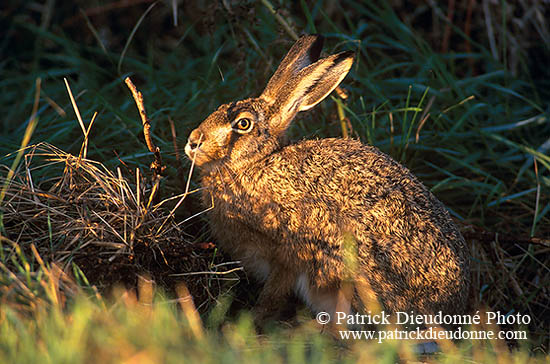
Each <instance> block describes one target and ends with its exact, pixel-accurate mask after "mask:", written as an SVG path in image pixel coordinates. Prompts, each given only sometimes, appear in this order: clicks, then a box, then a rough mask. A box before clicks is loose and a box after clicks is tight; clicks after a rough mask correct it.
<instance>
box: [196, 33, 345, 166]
mask: <svg viewBox="0 0 550 364" xmlns="http://www.w3.org/2000/svg"><path fill="white" fill-rule="evenodd" d="M322 45H323V39H322V37H320V36H316V35H307V36H303V37H301V38H300V39H298V41H297V42H296V43H295V44H294V46H292V48H291V49H290V51H289V52H288V54H287V55H286V56H285V58H284V59H283V61H282V62H281V65H280V66H279V68H277V71H275V74H274V75H273V76H272V77H271V79H270V80H269V82H268V84H267V87H266V88H265V90H264V92H263V93H262V94H261V95H260V97H258V98H251V99H246V100H242V101H237V102H232V103H229V104H225V105H222V106H220V107H219V108H218V110H216V111H215V112H214V113H212V114H211V115H210V116H209V117H208V118H206V120H204V121H203V122H202V123H201V124H200V125H199V127H198V128H197V129H195V130H193V131H192V132H191V135H190V136H189V140H188V142H187V145H186V146H185V152H186V154H187V155H188V156H189V158H190V159H192V160H193V159H194V160H195V163H196V164H197V165H198V166H201V167H203V168H207V169H211V168H213V167H215V166H216V165H218V164H220V163H223V164H225V165H226V166H230V167H232V168H233V169H235V170H236V169H239V167H242V166H245V165H248V164H250V163H253V162H254V161H257V160H259V159H261V158H263V157H265V156H267V155H269V154H271V153H272V152H273V151H274V150H276V149H277V148H278V146H279V145H280V141H281V140H282V138H283V137H284V134H285V131H286V129H287V128H288V126H289V124H290V122H291V121H292V119H294V117H295V116H296V114H297V113H298V112H299V111H305V110H308V109H310V108H312V107H313V106H315V105H317V104H318V103H319V102H321V101H322V100H323V99H324V98H325V97H327V96H328V95H329V94H330V93H331V92H332V90H334V89H335V88H336V86H338V84H339V83H340V82H341V81H342V80H343V79H344V77H345V76H346V74H347V73H348V72H349V70H350V68H351V65H352V63H353V52H342V53H338V54H334V55H331V56H329V57H326V58H323V59H319V54H320V53H321V48H322Z"/></svg>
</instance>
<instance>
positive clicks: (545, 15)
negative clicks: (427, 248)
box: [0, 0, 550, 362]
mask: <svg viewBox="0 0 550 364" xmlns="http://www.w3.org/2000/svg"><path fill="white" fill-rule="evenodd" d="M548 19H550V1H548V0H500V1H499V0H463V1H456V0H448V1H439V2H436V1H431V0H429V1H420V0H414V1H402V0H391V1H390V0H388V1H382V0H376V1H360V0H346V1H335V0H319V1H309V0H301V1H283V0H279V1H277V0H271V1H269V0H261V1H231V0H223V1H212V2H201V1H176V0H174V1H157V2H153V1H150V0H116V1H103V0H95V1H71V2H69V1H63V2H62V1H55V0H45V1H41V2H38V1H37V2H32V1H30V2H20V1H9V0H8V1H5V2H3V4H2V7H1V8H0V24H1V26H0V29H2V33H3V37H2V39H1V41H0V74H1V76H0V108H1V110H2V114H3V117H2V118H1V119H0V128H1V129H0V156H3V158H2V159H0V165H2V166H3V167H4V168H3V169H2V172H1V173H0V176H1V177H2V185H3V186H4V188H3V190H2V191H3V192H2V197H1V198H0V234H1V236H0V243H1V244H2V245H1V246H0V268H1V269H2V270H1V273H0V300H1V305H2V306H1V308H0V332H1V334H0V337H1V339H0V361H2V362H26V361H36V359H37V358H41V359H42V358H44V357H45V358H47V361H51V362H63V361H71V362H75V361H90V360H94V361H95V360H99V359H105V360H106V361H108V362H110V361H122V360H131V361H135V362H149V361H150V362H159V361H180V360H181V359H182V358H183V357H184V358H185V360H189V361H192V362H194V361H196V362H208V361H211V362H219V361H227V362H234V361H236V360H255V361H262V362H264V361H267V360H270V361H277V362H278V361H288V362H304V361H311V362H314V361H315V362H326V361H331V360H334V359H337V360H340V361H353V362H354V361H359V360H363V359H366V358H373V357H374V358H377V359H378V360H379V361H382V362H385V361H387V362H394V361H395V360H396V359H397V358H401V359H404V360H407V359H411V360H412V358H413V357H414V355H413V354H412V353H411V351H410V350H411V349H410V347H408V346H406V345H405V344H404V343H401V342H389V343H384V344H382V345H379V344H376V343H368V342H360V343H353V344H351V343H350V344H349V345H344V346H343V345H341V344H335V343H334V342H333V341H331V340H330V339H329V338H328V337H326V335H319V334H318V333H317V331H318V330H315V328H314V327H312V326H311V325H309V324H304V325H302V326H300V327H299V328H292V329H279V330H275V331H274V332H273V333H270V334H268V335H265V336H258V335H256V334H255V332H254V330H253V328H252V326H251V323H250V320H249V319H248V315H247V313H246V311H247V308H249V307H251V306H252V305H253V301H254V297H255V295H256V290H257V287H256V286H255V285H254V283H253V282H249V281H248V280H247V279H246V275H245V274H244V273H243V272H242V271H239V270H238V268H235V269H229V268H228V269H225V268H224V270H223V271H221V269H222V268H221V267H232V266H225V265H223V264H225V263H228V262H229V260H230V257H225V256H223V255H222V254H221V252H219V251H218V250H217V249H216V248H215V243H216V242H215V241H214V242H211V241H210V238H209V235H208V228H207V225H206V221H205V220H204V219H203V217H202V216H201V215H200V212H201V211H202V210H203V207H201V206H200V205H199V204H198V200H197V199H196V197H195V195H194V194H190V195H189V196H188V197H187V196H186V198H185V199H184V201H183V203H182V204H181V205H179V206H178V208H177V209H176V219H175V220H176V221H185V223H184V224H183V225H180V227H181V230H177V231H178V234H180V235H179V236H180V237H181V241H182V243H181V244H184V243H183V242H185V244H187V245H185V248H182V247H181V245H178V243H177V242H175V243H174V241H173V237H171V239H172V240H170V244H169V245H162V243H160V242H159V241H155V242H154V243H155V244H157V248H156V249H157V250H155V251H156V252H160V253H162V257H163V259H164V260H163V259H161V256H160V255H159V256H157V255H155V254H151V251H152V250H150V249H153V248H150V247H148V248H147V249H145V248H143V247H140V246H135V247H133V248H132V249H133V250H132V252H131V254H130V253H128V254H122V255H114V253H112V252H111V251H107V250H106V249H107V248H100V247H96V248H94V250H85V249H84V248H83V247H82V244H81V245H79V246H78V247H75V246H74V245H70V244H69V243H70V241H68V239H66V238H62V237H61V235H63V236H64V237H66V236H72V235H70V234H71V231H70V230H68V228H67V227H66V226H65V225H63V220H62V219H61V220H59V221H57V220H55V219H54V218H53V214H54V212H56V211H57V212H58V210H55V211H54V209H52V207H51V205H50V202H48V203H43V202H40V204H41V205H40V204H39V203H36V204H35V206H34V207H35V208H36V212H35V213H34V214H31V215H23V214H22V213H19V212H18V211H16V209H15V208H13V206H14V205H13V204H14V201H15V199H14V198H13V196H15V195H16V194H17V192H13V188H14V187H13V186H16V185H15V184H13V183H12V180H13V181H15V180H18V178H19V179H24V178H26V177H25V169H24V168H23V165H24V164H23V162H21V161H26V160H28V158H26V157H25V158H23V159H21V160H19V159H18V158H20V157H21V154H18V153H16V152H17V151H18V150H20V148H21V146H22V145H26V144H29V145H31V144H36V143H39V142H47V143H50V144H52V145H54V146H56V147H57V148H60V149H61V150H63V151H66V152H68V153H71V154H73V155H75V156H78V155H79V153H81V149H82V145H83V140H84V139H85V138H84V137H83V132H82V130H81V127H80V126H79V122H78V121H77V117H76V115H75V112H74V110H73V107H72V106H71V102H70V99H69V96H68V93H67V89H66V86H65V83H64V78H67V80H68V83H69V84H70V87H71V89H72V92H73V93H74V95H75V97H76V100H77V104H78V108H79V110H80V114H81V115H82V119H83V120H84V124H85V126H86V127H87V126H88V125H89V123H90V120H91V119H92V117H93V115H94V113H95V112H97V113H98V114H97V117H95V119H94V124H93V126H92V127H91V129H90V132H89V134H88V138H87V158H88V159H89V160H95V161H98V162H101V163H102V164H104V165H105V166H106V168H107V169H108V170H111V171H115V170H116V169H117V168H119V169H121V170H122V171H123V172H122V174H123V175H124V176H125V177H127V178H128V181H129V182H128V183H129V186H130V187H131V188H134V190H135V187H136V186H135V182H132V181H136V180H138V179H139V178H137V179H136V168H138V167H139V168H140V170H141V173H143V174H145V175H146V176H147V175H150V171H149V164H150V163H151V161H152V156H151V154H150V153H149V152H148V150H147V147H146V145H145V143H144V139H143V131H142V130H143V127H142V124H141V121H140V120H139V116H138V113H137V110H136V107H135V104H134V101H133V99H132V98H131V96H130V93H129V91H128V89H127V88H126V86H125V85H124V78H125V77H126V76H131V78H132V79H133V81H134V83H135V84H136V85H137V87H138V88H139V89H140V90H141V91H142V92H143V96H144V100H145V105H146V108H147V111H148V113H149V118H150V119H151V121H152V135H153V140H154V142H155V143H156V144H157V145H158V146H159V147H160V149H161V152H162V156H163V159H164V161H165V163H166V165H167V169H166V171H165V178H164V179H163V180H162V183H161V185H160V188H159V190H160V192H159V193H160V196H162V198H170V197H171V196H175V195H178V194H181V192H182V191H183V190H185V186H186V184H187V181H188V180H187V173H188V171H189V167H190V165H189V163H188V162H187V161H186V160H185V158H183V156H182V153H181V151H182V149H183V146H184V144H185V139H186V137H187V135H188V134H189V132H190V131H191V130H192V129H193V128H194V127H196V126H197V125H198V124H199V123H200V121H201V120H202V119H203V118H205V117H206V116H207V115H208V114H209V113H210V112H212V111H213V110H214V109H215V108H216V107H217V106H218V105H219V104H221V103H224V102H227V101H231V100H236V99H242V98H245V97H249V96H253V95H258V94H259V93H260V92H261V90H262V89H263V87H264V86H265V84H266V82H267V80H268V79H269V77H270V76H271V74H272V73H273V71H274V70H275V68H276V66H277V65H278V62H279V61H280V59H281V58H282V56H283V55H284V54H285V53H286V51H287V50H288V49H289V48H290V46H291V45H292V43H293V42H294V40H295V38H296V37H297V36H299V35H300V34H303V33H320V34H323V35H324V36H325V37H326V40H325V52H326V53H334V52H337V51H341V50H354V51H355V52H356V54H357V57H356V62H355V64H354V67H353V69H352V71H351V72H350V74H349V75H348V76H347V77H346V79H345V80H344V82H343V83H342V88H343V90H344V92H345V93H346V94H347V98H341V97H339V96H337V95H336V94H334V95H333V96H332V97H330V98H329V99H328V100H327V101H325V102H323V103H322V104H321V105H319V106H318V107H316V108H315V109H314V110H312V111H311V112H309V113H306V114H304V115H301V116H300V117H299V119H298V121H297V122H296V123H294V126H293V127H292V128H291V130H290V137H291V138H292V139H294V140H298V139H301V138H315V137H327V136H344V137H345V136H348V137H353V138H359V139H361V140H362V141H363V142H365V143H369V144H372V145H375V146H377V147H378V148H380V149H381V150H383V151H384V152H386V153H389V154H390V155H392V156H393V157H394V158H395V159H396V160H398V161H400V162H402V163H403V164H405V165H406V166H408V167H409V168H410V169H411V170H412V171H413V172H414V173H415V174H416V175H417V176H418V177H419V178H420V179H421V180H422V181H423V182H424V183H425V184H426V185H427V186H428V187H429V188H431V190H432V191H433V192H434V193H435V194H436V195H437V196H438V198H440V199H441V200H442V201H443V202H444V203H445V204H446V205H447V206H448V208H449V210H450V211H451V213H452V215H453V217H454V218H455V219H456V221H457V223H458V224H459V226H460V227H461V230H462V231H463V234H464V235H465V236H466V238H467V240H468V243H469V245H470V247H471V249H472V263H473V266H474V272H473V282H474V287H473V290H472V294H471V296H472V302H473V303H474V305H475V306H476V307H478V308H479V309H487V310H500V311H501V312H503V313H505V314H514V313H517V312H521V313H524V314H528V315H530V316H531V317H532V323H531V324H530V325H529V326H528V327H526V328H524V329H525V330H527V331H528V332H529V335H530V339H529V340H528V341H527V342H525V341H522V342H513V341H511V342H508V343H507V344H508V345H509V347H508V346H507V345H506V344H505V343H500V342H496V343H495V342H483V343H479V342H464V343H459V344H452V343H446V344H443V345H442V346H443V348H444V350H443V353H442V354H441V355H439V356H434V357H431V358H429V360H433V361H441V362H445V361H448V362H454V361H456V360H459V358H462V359H464V358H465V357H467V358H468V359H469V360H473V361H477V362H488V361H493V360H499V361H524V360H525V361H526V360H532V361H536V360H541V361H542V360H545V359H546V360H548V348H549V346H550V258H549V257H550V255H549V254H548V253H549V252H550V243H549V240H548V239H549V238H550V214H549V211H550V199H549V194H548V192H549V191H550V188H549V187H550V176H549V174H548V171H549V168H550V157H549V156H548V151H549V150H550V123H549V116H550V114H549V110H550V108H549V101H550V69H549V68H548V64H549V62H550V30H549V29H550V26H549V24H548ZM37 80H40V81H39V82H37ZM33 110H34V111H33ZM171 121H173V125H174V126H175V130H174V131H172V128H171ZM174 135H176V137H174ZM25 139H29V140H25ZM174 140H175V141H176V144H177V146H176V147H174ZM64 158H69V157H67V156H65V157H64ZM14 162H15V163H14ZM18 162H21V163H20V164H19V163H18ZM41 163H43V164H42V167H44V168H41V169H40V168H39V169H40V173H39V174H38V175H34V174H33V178H34V179H35V183H36V184H37V186H38V185H39V184H40V183H41V181H44V183H45V185H48V183H47V182H46V181H49V180H51V179H52V178H55V176H60V175H62V174H63V168H61V169H59V168H53V167H52V168H50V167H48V166H49V165H48V164H47V163H46V162H41ZM67 163H68V162H67ZM62 165H63V164H62ZM46 167H47V168H46ZM90 168H92V167H90ZM10 169H12V170H13V171H14V172H16V173H15V175H11V174H10V172H9V171H10ZM37 170H38V169H37ZM66 170H67V168H65V172H66ZM36 173H38V172H36ZM94 173H96V172H94ZM37 178H38V179H39V180H37ZM146 181H147V183H145V184H144V186H141V188H143V190H144V191H149V193H150V191H151V184H150V179H146ZM196 187H197V184H196V181H195V179H192V180H191V182H190V189H191V190H193V189H195V188H196ZM21 188H23V187H21ZM6 191H7V192H6ZM10 191H12V192H10ZM10 193H11V194H10ZM33 193H34V192H33ZM67 193H73V192H67ZM33 196H34V197H33V198H34V200H35V201H36V193H35V195H33ZM10 201H11V202H10ZM41 201H42V200H41ZM176 201H177V199H175V200H170V201H168V202H167V203H166V206H169V207H170V208H173V207H174V206H175V203H176ZM10 203H11V204H10ZM52 203H53V202H52ZM138 205H139V203H138ZM170 208H169V209H167V210H170ZM138 210H139V209H138ZM67 214H69V213H68V212H67ZM196 214H199V216H195V215H196ZM39 215H40V216H41V217H43V219H42V220H40V221H41V222H40V223H37V222H36V221H38V220H36V217H37V216H39ZM120 216H122V215H120ZM124 216H126V215H124ZM23 217H24V218H23ZM18 219H19V220H18ZM33 219H34V220H33ZM31 220H32V221H34V222H33V223H29V222H28V221H31ZM25 221H27V222H25ZM152 221H153V222H154V221H156V220H154V219H153V220H152ZM58 222H59V224H58V225H56V224H57V223H58ZM99 225H103V227H105V225H104V224H101V223H99ZM62 226H65V228H63V229H65V230H63V229H62V228H61V227H62ZM82 229H83V230H85V229H84V228H82ZM86 229H91V227H90V226H88V227H86ZM119 232H120V233H121V234H122V232H121V231H119ZM157 239H158V237H157ZM77 240H78V239H77ZM151 245H154V244H153V243H151ZM149 248H150V249H149ZM78 249H80V250H81V251H80V253H78V252H77V250H78ZM148 249H149V250H148ZM83 252H84V253H85V254H83ZM111 257H115V258H113V259H111ZM184 261H185V264H183V263H182V262H184ZM195 262H198V263H196V264H195ZM203 271H204V272H203ZM207 271H208V272H207ZM233 271H235V272H233ZM174 272H176V273H184V274H188V275H184V276H173V275H171V274H174ZM201 272H202V273H205V272H206V273H208V274H202V273H201ZM190 273H191V274H190ZM192 273H201V274H197V275H194V274H192ZM217 273H223V274H217ZM138 274H139V275H138ZM139 276H141V277H142V278H138V277H139ZM169 276H170V277H172V278H169ZM144 277H145V278H144ZM147 277H149V278H150V279H149V278H147ZM180 280H183V281H184V282H185V283H186V284H187V285H186V287H188V289H189V292H190V293H191V296H192V297H193V298H194V301H193V303H191V304H189V300H188V299H185V298H186V297H188V293H187V291H186V290H187V288H181V287H184V286H178V282H179V281H180ZM151 281H154V282H155V283H154V284H152V283H151ZM147 282H149V283H147ZM116 284H122V285H124V286H125V287H126V289H118V290H115V291H114V293H109V292H111V290H110V288H111V287H112V286H113V285H116ZM135 286H138V287H139V289H138V291H137V292H138V293H137V295H136V294H135V293H134V288H135ZM156 287H159V288H160V289H159V290H158V291H166V292H167V293H166V295H165V296H164V295H162V294H160V293H154V292H153V291H157V290H156ZM174 287H180V288H174ZM182 289H183V291H182ZM106 297H107V298H106ZM173 297H176V298H175V299H173ZM175 302H178V303H179V305H180V309H176V304H175ZM193 304H194V306H193ZM193 307H198V308H199V312H200V313H201V315H202V316H201V318H202V321H201V318H199V317H198V316H197V315H196V314H195V311H194V308H193ZM243 312H244V313H243ZM305 316H307V313H306V314H305ZM202 322H204V324H203V323H202ZM510 328H511V327H502V329H510ZM516 329H518V328H516Z"/></svg>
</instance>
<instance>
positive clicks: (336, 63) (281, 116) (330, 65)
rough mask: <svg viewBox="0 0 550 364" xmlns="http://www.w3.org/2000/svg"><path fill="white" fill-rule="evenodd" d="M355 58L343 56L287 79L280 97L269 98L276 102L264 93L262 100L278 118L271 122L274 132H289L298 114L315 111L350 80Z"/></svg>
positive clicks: (330, 59) (334, 57)
mask: <svg viewBox="0 0 550 364" xmlns="http://www.w3.org/2000/svg"><path fill="white" fill-rule="evenodd" d="M353 56H354V53H353V52H342V53H338V54H334V55H332V56H329V57H327V58H323V59H320V60H318V61H316V62H315V63H313V64H310V65H309V66H307V67H304V68H302V69H301V70H300V71H299V72H298V73H296V74H295V75H293V76H292V77H290V78H288V79H286V80H285V82H284V84H283V85H281V86H280V87H278V88H277V93H276V94H269V97H270V98H272V99H273V101H271V100H270V99H268V98H266V97H264V94H265V92H264V94H262V95H261V96H260V98H263V99H264V100H265V101H267V102H268V103H270V104H271V106H272V108H273V110H274V113H273V115H274V117H273V118H272V119H271V120H270V123H271V124H272V125H271V126H272V128H274V129H275V130H278V131H281V132H282V131H284V130H286V128H287V127H288V125H289V124H290V122H291V121H292V119H293V118H294V116H295V115H296V113H298V112H299V111H305V110H308V109H311V108H312V107H313V106H315V105H317V104H318V103H319V102H321V101H323V99H324V98H325V97H327V96H328V95H329V94H330V93H331V92H332V91H333V90H334V89H335V88H336V86H338V85H339V84H340V82H342V80H343V79H344V77H346V75H347V74H348V72H349V70H350V68H351V65H352V64H353ZM285 59H286V58H285ZM277 72H278V71H277ZM269 84H271V81H270V82H269ZM268 87H269V85H268ZM270 101H271V102H270Z"/></svg>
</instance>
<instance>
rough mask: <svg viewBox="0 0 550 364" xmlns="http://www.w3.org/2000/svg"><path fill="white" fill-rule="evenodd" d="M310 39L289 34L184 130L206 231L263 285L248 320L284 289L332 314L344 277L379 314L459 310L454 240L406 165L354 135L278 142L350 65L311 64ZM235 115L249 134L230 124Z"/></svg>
mask: <svg viewBox="0 0 550 364" xmlns="http://www.w3.org/2000/svg"><path fill="white" fill-rule="evenodd" d="M320 42H321V40H320V38H319V37H317V36H305V37H302V38H300V39H299V40H298V41H297V42H296V44H295V45H294V46H293V47H292V49H291V50H290V51H289V53H288V55H287V56H286V57H285V59H284V60H283V62H282V64H281V66H280V67H279V69H278V70H277V71H276V73H275V75H274V76H273V77H272V79H271V81H270V82H269V84H268V87H267V88H266V90H265V91H264V93H263V94H262V95H261V96H260V97H259V98H255V99H247V100H243V101H238V102H234V103H231V104H226V105H222V106H220V107H219V108H218V110H216V111H215V112H214V113H213V114H212V115H210V116H209V117H208V118H207V119H206V120H205V121H204V122H203V123H202V124H201V125H200V126H199V127H198V128H197V129H195V130H194V131H193V132H192V133H191V135H190V137H189V142H188V144H187V146H186V152H187V154H188V156H189V157H190V158H191V159H193V158H195V161H196V164H197V165H198V166H199V167H200V169H201V173H202V186H203V187H204V190H203V202H204V204H205V205H206V206H210V205H211V204H212V203H213V208H212V209H211V210H210V211H209V219H210V226H211V229H212V233H213V235H214V237H215V238H216V239H217V241H218V242H219V243H220V245H221V247H222V248H223V249H224V250H225V251H227V252H229V253H230V254H231V255H233V256H234V257H235V258H237V259H240V260H241V261H242V264H243V265H244V267H245V269H246V270H247V271H248V272H250V273H251V274H253V275H254V276H256V277H257V278H258V279H259V280H261V281H262V282H265V284H264V287H263V289H262V291H261V293H260V300H259V303H258V309H257V314H258V316H259V317H263V316H269V315H271V314H273V313H274V312H276V311H278V310H279V308H280V306H281V305H282V303H283V302H284V299H286V298H287V297H288V296H289V295H290V294H292V292H297V293H298V295H299V296H301V297H302V298H303V299H304V300H305V301H306V302H307V303H308V304H309V305H310V307H311V308H312V309H313V310H314V311H328V312H332V313H334V311H335V310H336V309H337V307H341V306H342V303H341V302H339V301H341V297H342V294H341V291H340V290H341V288H342V287H343V282H345V281H349V280H352V281H355V282H361V281H363V282H366V284H368V285H369V289H372V291H373V292H374V293H375V295H376V297H377V298H378V300H379V301H380V302H381V303H382V305H383V306H384V307H385V308H386V309H387V310H388V311H394V312H395V311H409V310H414V311H416V312H418V313H435V312H437V311H440V310H442V311H444V312H445V313H460V312H463V311H464V309H465V306H466V298H467V297H466V296H467V292H468V287H469V279H468V277H469V258H468V251H467V247H466V245H465V242H464V239H463V238H462V236H461V235H460V233H459V231H458V229H457V228H456V226H455V225H454V223H453V222H452V220H451V218H450V216H449V213H448V212H447V210H446V209H445V207H444V206H443V205H442V204H441V203H440V202H439V201H438V200H437V199H436V198H435V197H434V195H433V194H432V193H430V191H428V190H427V189H426V187H425V186H424V185H423V184H422V183H421V182H420V181H418V179H417V178H416V177H415V176H414V175H412V174H411V173H410V171H409V170H408V169H407V168H405V167H403V166H402V165H400V164H399V163H397V162H396V161H395V160H393V159H392V158H391V157H389V156H388V155H386V154H384V153H382V152H381V151H379V150H378V149H376V148H374V147H372V146H366V145H363V144H361V143H360V142H359V141H356V140H351V139H336V138H328V139H320V140H304V141H301V142H298V143H295V144H290V145H285V143H284V142H283V140H284V134H285V131H286V129H287V128H288V125H289V124H290V122H291V121H292V119H293V118H294V116H295V115H296V113H297V112H299V111H302V110H307V109H309V108H311V107H313V106H314V105H315V104H317V103H318V102H320V101H321V100H322V99H324V98H325V97H326V96H327V95H328V94H329V93H330V92H331V91H332V90H333V89H334V88H335V87H336V86H337V85H338V84H339V83H340V82H341V80H342V79H343V77H345V75H346V74H347V73H348V71H349V69H350V67H351V63H352V61H353V55H352V54H350V53H340V54H337V55H333V56H330V57H327V58H324V59H321V60H317V57H318V56H319V47H320ZM242 115H246V116H247V117H246V119H252V120H250V121H252V122H253V127H252V128H251V129H250V130H249V131H246V132H244V131H241V130H238V128H237V127H236V126H235V125H236V124H235V123H236V122H238V121H239V120H241V118H242ZM232 123H233V125H232ZM244 125H245V126H246V121H245V122H244ZM345 296H346V297H348V300H349V301H353V302H347V303H344V304H343V305H344V306H346V305H347V306H350V305H351V306H353V308H355V309H356V310H357V309H359V308H360V307H363V306H362V305H361V303H359V302H356V301H357V300H356V299H352V298H350V296H351V295H350V294H347V295H345ZM353 296H354V297H357V295H353ZM339 297H340V298H339Z"/></svg>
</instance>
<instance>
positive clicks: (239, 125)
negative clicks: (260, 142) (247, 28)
mask: <svg viewBox="0 0 550 364" xmlns="http://www.w3.org/2000/svg"><path fill="white" fill-rule="evenodd" d="M252 126H253V124H252V120H250V119H249V118H241V119H239V120H237V122H236V123H235V124H234V127H233V128H234V129H235V131H236V132H237V133H248V132H249V131H250V130H252Z"/></svg>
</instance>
